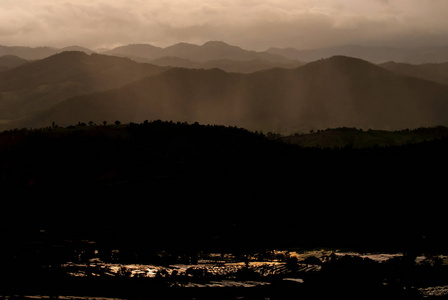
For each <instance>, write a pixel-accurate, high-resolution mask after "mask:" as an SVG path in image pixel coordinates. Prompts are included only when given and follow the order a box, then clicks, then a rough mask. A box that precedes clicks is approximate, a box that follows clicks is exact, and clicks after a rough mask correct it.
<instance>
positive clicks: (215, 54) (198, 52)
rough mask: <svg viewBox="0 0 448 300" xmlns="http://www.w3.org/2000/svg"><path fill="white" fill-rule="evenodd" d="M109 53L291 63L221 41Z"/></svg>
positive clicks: (124, 48) (140, 46)
mask: <svg viewBox="0 0 448 300" xmlns="http://www.w3.org/2000/svg"><path fill="white" fill-rule="evenodd" d="M104 54H108V55H119V56H128V57H130V58H134V59H136V58H137V59H138V58H140V59H147V60H154V59H160V58H163V57H178V58H183V59H188V60H192V61H196V62H206V61H210V60H220V59H229V60H235V61H248V60H256V59H259V60H266V61H269V62H280V63H290V62H291V60H290V59H287V58H285V57H283V56H281V55H277V54H270V53H265V52H256V51H249V50H245V49H242V48H240V47H237V46H232V45H229V44H226V43H224V42H220V41H210V42H207V43H205V44H203V45H201V46H199V45H194V44H189V43H178V44H175V45H172V46H169V47H166V48H160V47H155V46H152V45H149V44H137V45H127V46H121V47H117V48H115V49H112V50H110V51H107V52H105V53H104Z"/></svg>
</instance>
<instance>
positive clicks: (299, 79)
mask: <svg viewBox="0 0 448 300" xmlns="http://www.w3.org/2000/svg"><path fill="white" fill-rule="evenodd" d="M447 99H448V87H447V86H445V85H440V84H437V83H434V82H429V81H427V80H422V79H418V78H411V77H405V76H400V75H397V74H394V73H392V72H390V71H387V70H385V69H384V68H381V67H378V66H376V65H374V64H371V63H368V62H366V61H363V60H360V59H354V58H349V57H344V56H336V57H332V58H329V59H325V60H319V61H316V62H313V63H309V64H307V65H305V66H303V67H299V68H297V69H293V70H286V69H271V70H266V71H260V72H256V73H252V74H234V73H226V72H224V71H221V70H218V69H212V70H188V69H172V70H169V71H167V72H164V73H162V74H160V75H158V76H153V77H150V78H146V79H144V80H142V81H139V82H135V83H132V84H130V85H127V86H124V87H122V88H119V89H115V90H112V91H106V92H102V93H96V94H91V95H84V96H80V97H77V98H72V99H70V100H68V101H65V102H63V103H61V104H60V105H58V106H55V107H53V108H51V109H50V110H48V111H46V112H43V113H42V114H40V115H35V116H33V117H32V118H29V119H27V120H23V122H22V123H20V124H13V125H14V126H18V127H20V126H33V127H41V126H48V125H49V124H51V123H52V122H53V121H55V122H56V123H57V124H60V125H64V126H65V125H71V124H76V123H77V122H78V121H81V122H89V121H93V122H96V123H100V122H102V121H104V120H105V121H108V122H114V121H115V120H120V121H122V122H141V121H143V120H145V119H162V120H173V121H181V122H183V121H188V122H196V121H197V122H200V123H203V124H223V125H232V126H239V127H243V128H247V129H249V130H259V131H260V130H261V131H264V132H267V131H272V132H280V133H295V132H308V131H309V130H311V129H314V130H316V129H327V128H337V127H356V128H360V129H381V130H401V129H406V128H409V129H412V128H418V127H432V126H438V125H443V126H445V125H448V102H447Z"/></svg>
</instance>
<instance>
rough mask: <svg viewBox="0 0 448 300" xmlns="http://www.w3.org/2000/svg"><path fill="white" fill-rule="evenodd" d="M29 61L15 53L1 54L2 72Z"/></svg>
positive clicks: (0, 67) (0, 65)
mask: <svg viewBox="0 0 448 300" xmlns="http://www.w3.org/2000/svg"><path fill="white" fill-rule="evenodd" d="M27 62H28V61H27V60H26V59H23V58H20V57H18V56H15V55H3V56H0V72H2V71H6V70H9V69H12V68H15V67H18V66H21V65H24V64H26V63H27Z"/></svg>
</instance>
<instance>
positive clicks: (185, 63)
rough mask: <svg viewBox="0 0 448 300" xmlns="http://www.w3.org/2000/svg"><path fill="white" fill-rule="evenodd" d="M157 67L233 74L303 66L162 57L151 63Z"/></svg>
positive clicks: (266, 61) (260, 60)
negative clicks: (218, 70) (217, 70)
mask: <svg viewBox="0 0 448 300" xmlns="http://www.w3.org/2000/svg"><path fill="white" fill-rule="evenodd" d="M150 62H151V63H152V64H154V65H157V66H169V67H178V68H187V69H215V68H216V69H221V70H223V71H226V72H231V73H253V72H258V71H262V70H268V69H273V68H285V69H294V68H297V67H299V66H302V65H303V63H301V62H298V61H297V62H290V63H281V62H273V61H268V60H262V59H254V60H245V61H235V60H230V59H219V60H210V61H206V62H196V61H192V60H189V59H184V58H179V57H168V56H166V57H162V58H159V59H154V60H151V61H150Z"/></svg>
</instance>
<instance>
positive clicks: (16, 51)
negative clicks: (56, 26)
mask: <svg viewBox="0 0 448 300" xmlns="http://www.w3.org/2000/svg"><path fill="white" fill-rule="evenodd" d="M66 51H82V52H85V53H87V54H92V53H93V51H92V50H90V49H87V48H85V47H81V46H69V47H64V48H53V47H23V46H2V45H0V56H3V55H14V56H18V57H21V58H23V59H26V60H38V59H43V58H46V57H49V56H52V55H55V54H58V53H61V52H66Z"/></svg>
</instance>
